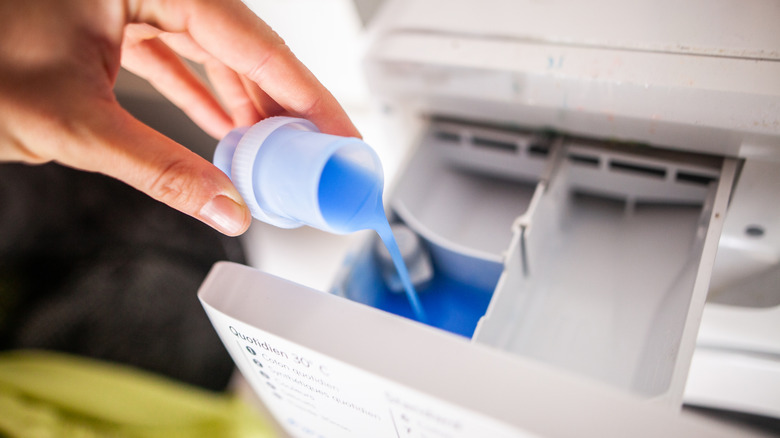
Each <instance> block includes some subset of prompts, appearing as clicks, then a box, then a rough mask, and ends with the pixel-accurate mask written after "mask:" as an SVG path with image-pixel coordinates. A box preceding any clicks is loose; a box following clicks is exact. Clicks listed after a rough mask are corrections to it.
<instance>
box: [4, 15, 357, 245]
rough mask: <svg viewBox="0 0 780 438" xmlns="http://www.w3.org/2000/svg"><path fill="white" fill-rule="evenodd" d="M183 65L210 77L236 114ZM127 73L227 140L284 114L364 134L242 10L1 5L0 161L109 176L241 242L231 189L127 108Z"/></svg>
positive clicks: (338, 131) (244, 212)
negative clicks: (123, 94) (117, 91)
mask: <svg viewBox="0 0 780 438" xmlns="http://www.w3.org/2000/svg"><path fill="white" fill-rule="evenodd" d="M179 55H181V56H184V57H187V58H190V59H192V60H194V61H196V62H200V63H203V64H204V66H205V68H206V71H207V73H208V75H209V78H210V80H211V82H212V84H213V86H214V88H215V89H216V90H217V92H218V93H219V94H220V96H221V97H222V101H223V102H224V105H225V107H226V108H227V109H224V108H223V107H222V106H221V105H220V103H219V101H218V100H217V98H216V97H215V96H214V95H212V93H211V92H210V91H209V89H208V87H206V86H205V85H204V84H203V83H202V82H201V81H200V80H199V79H198V78H197V76H196V75H194V74H193V73H192V72H191V71H190V70H189V69H188V68H187V67H186V65H185V64H184V63H183V62H182V60H181V59H180V58H179ZM120 62H121V64H122V65H124V66H125V67H126V68H127V69H128V70H130V71H132V72H134V73H136V74H138V75H140V76H142V77H144V78H146V79H147V80H149V81H150V82H151V83H152V85H154V86H155V87H156V88H157V89H158V90H160V91H161V92H162V94H163V95H165V96H166V97H168V98H169V99H170V100H171V101H172V102H173V103H175V104H176V105H178V106H179V107H180V108H182V110H184V112H185V113H186V114H187V115H188V116H190V118H192V119H193V120H194V121H195V122H196V123H198V125H199V126H201V127H202V128H203V129H204V130H205V131H206V132H207V133H209V134H211V135H212V136H214V137H216V138H220V137H222V136H223V135H224V134H226V133H227V132H228V131H229V130H230V129H232V128H233V127H235V126H243V125H250V124H253V123H256V122H258V121H259V120H261V119H263V118H265V117H269V116H274V115H283V114H286V115H294V116H298V117H304V118H307V119H309V120H311V121H312V122H314V124H316V125H317V126H318V127H319V128H320V129H321V130H322V131H323V132H327V133H330V134H335V135H345V136H358V135H359V134H358V132H357V130H356V129H355V127H354V126H353V125H352V123H351V122H350V121H349V118H348V117H347V115H346V113H345V112H344V110H343V109H342V108H341V107H340V106H339V104H338V103H337V102H336V100H335V99H334V98H333V96H332V95H331V94H330V93H329V92H328V91H327V90H326V89H325V88H324V87H323V86H322V85H321V84H320V83H319V82H318V81H317V80H316V79H315V78H314V76H313V75H312V74H311V73H310V72H309V71H308V70H307V69H306V67H304V66H303V64H301V63H300V61H298V60H297V59H296V58H295V56H294V55H293V54H292V53H291V52H290V51H289V49H288V48H287V46H286V45H285V44H284V42H283V41H282V40H281V38H279V37H278V36H277V35H276V34H275V33H274V32H273V31H272V30H271V29H270V28H269V27H268V26H267V25H266V24H265V23H264V22H262V21H261V20H260V19H259V18H257V17H256V16H255V15H254V14H253V13H252V12H251V11H250V10H249V9H247V8H246V7H245V6H244V5H243V4H242V3H241V2H240V1H239V0H220V1H213V0H169V1H164V0H99V1H96V0H36V1H14V0H0V160H4V161H23V162H27V163H44V162H49V161H56V162H58V163H60V164H63V165H66V166H70V167H74V168H78V169H82V170H87V171H92V172H100V173H103V174H106V175H109V176H112V177H115V178H118V179H120V180H122V181H124V182H126V183H127V184H129V185H131V186H133V187H135V188H137V189H139V190H141V191H143V192H145V193H147V194H148V195H149V196H151V197H152V198H155V199H157V200H159V201H162V202H164V203H166V204H168V205H170V206H171V207H173V208H176V209H178V210H180V211H182V212H184V213H186V214H189V215H190V216H193V217H195V218H197V219H200V220H201V221H203V222H205V223H207V224H209V225H211V226H212V227H214V228H216V229H217V230H219V231H221V232H223V233H225V234H228V235H238V234H241V233H243V232H244V231H245V230H246V229H247V227H248V226H249V223H250V220H251V217H250V215H249V210H248V209H247V207H246V204H245V203H244V201H243V200H242V199H241V197H240V196H239V194H238V192H237V191H236V189H235V188H234V187H233V185H232V184H231V182H230V180H229V179H228V178H227V176H225V175H224V174H223V173H222V172H221V171H219V170H218V169H217V168H216V167H214V166H212V165H211V164H210V163H209V162H207V161H206V160H204V159H202V158H200V157H198V156H197V155H196V154H194V153H192V152H190V151H189V150H187V149H186V148H184V147H183V146H182V145H179V144H178V143H176V142H174V141H172V140H171V139H169V138H167V137H165V136H164V135H162V134H160V133H159V132H157V131H155V130H153V129H151V128H149V127H148V126H146V125H144V124H143V123H141V122H139V121H138V120H136V119H135V118H133V117H132V116H131V115H130V114H129V113H127V111H125V110H123V109H122V108H121V107H120V106H119V104H118V103H117V101H116V98H115V96H114V93H113V86H114V83H115V80H116V75H117V72H118V70H119V67H120Z"/></svg>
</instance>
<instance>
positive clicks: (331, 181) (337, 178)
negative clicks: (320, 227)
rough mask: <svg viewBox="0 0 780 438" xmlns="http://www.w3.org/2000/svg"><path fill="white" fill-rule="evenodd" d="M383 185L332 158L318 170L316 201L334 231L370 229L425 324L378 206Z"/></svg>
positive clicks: (336, 156) (423, 314)
mask: <svg viewBox="0 0 780 438" xmlns="http://www.w3.org/2000/svg"><path fill="white" fill-rule="evenodd" d="M382 188H383V184H382V181H380V180H379V179H378V178H377V177H376V175H375V174H374V173H373V172H370V171H369V170H367V169H364V168H363V167H360V166H357V165H355V164H353V163H351V162H350V161H348V160H346V159H343V158H341V157H339V156H338V155H335V156H333V157H332V158H331V159H330V160H329V161H328V162H327V163H326V164H325V167H324V168H323V169H322V175H321V176H320V185H319V191H318V193H317V198H318V201H319V204H320V212H321V213H322V217H323V218H324V219H325V221H326V222H327V223H328V225H330V226H331V227H333V228H334V229H335V230H336V231H338V232H343V233H350V232H353V231H358V230H366V229H373V230H375V231H376V232H377V234H379V238H380V239H382V243H384V244H385V247H387V250H388V252H390V256H391V257H392V259H393V264H395V268H396V269H397V270H398V276H399V277H400V278H401V283H402V284H403V286H404V290H405V291H406V297H407V299H408V300H409V304H410V305H411V307H412V311H413V312H414V316H415V318H416V319H417V320H418V321H420V322H426V321H427V318H426V317H425V312H424V311H423V309H422V306H421V305H420V299H419V297H418V296H417V291H415V290H414V286H413V285H412V281H411V279H410V278H409V271H408V270H407V268H406V264H404V260H403V257H401V251H400V250H399V249H398V243H397V242H396V241H395V237H394V236H393V232H392V230H391V229H390V223H389V222H388V221H387V216H386V215H385V210H384V207H383V204H382Z"/></svg>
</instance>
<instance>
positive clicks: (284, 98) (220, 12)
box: [130, 0, 360, 136]
mask: <svg viewBox="0 0 780 438" xmlns="http://www.w3.org/2000/svg"><path fill="white" fill-rule="evenodd" d="M131 9H132V10H131V11H130V16H131V18H132V19H134V20H136V21H142V22H148V23H152V24H155V25H156V26H158V27H159V28H161V29H163V30H166V31H169V32H188V33H189V35H190V36H191V37H192V39H193V40H194V41H195V42H196V43H197V44H198V46H200V47H201V48H203V50H205V51H206V52H208V53H209V54H210V55H211V56H213V57H214V58H217V59H218V60H220V61H221V62H222V63H224V64H225V65H226V66H228V67H229V68H230V69H232V70H234V71H235V72H237V73H238V74H240V75H243V76H245V77H247V78H248V79H250V80H251V81H252V82H254V83H255V84H257V85H258V86H259V89H261V90H263V92H264V94H265V95H267V96H268V97H270V99H272V100H273V101H275V102H276V103H277V104H278V105H280V106H281V107H282V108H283V109H284V110H285V111H286V112H288V113H290V114H294V115H298V116H301V117H305V118H307V119H309V120H311V121H312V122H314V123H315V124H316V125H317V126H318V127H319V128H320V129H321V130H322V131H324V132H327V133H330V134H336V135H346V136H359V135H360V134H359V133H358V131H357V129H356V128H355V127H354V125H352V122H351V121H350V120H349V117H348V116H347V115H346V113H345V112H344V110H343V109H342V108H341V106H340V105H339V104H338V102H337V101H336V99H335V98H334V97H333V96H332V95H331V94H330V92H328V91H327V90H326V89H325V87H323V86H322V84H320V83H319V81H317V80H316V79H315V78H314V76H313V75H312V74H311V72H309V70H308V69H307V68H306V67H305V66H304V65H303V64H302V63H301V62H300V61H299V60H298V59H297V58H296V57H295V56H294V55H293V54H292V52H291V51H290V50H289V48H287V46H286V45H285V44H284V41H282V39H281V38H279V36H278V35H276V33H274V31H273V30H271V28H270V27H269V26H268V25H266V24H265V23H264V22H263V21H262V20H260V19H259V18H257V17H256V16H255V15H254V14H253V13H252V12H251V11H250V10H249V9H248V8H246V7H245V6H244V5H243V4H242V3H241V2H240V1H239V0H223V1H219V2H214V1H210V0H172V1H166V2H163V1H159V0H138V1H137V2H135V3H134V4H133V7H132V8H131ZM249 91H250V92H251V91H252V90H249ZM250 98H252V99H256V100H259V101H261V102H262V101H267V99H265V98H264V96H262V95H257V94H250Z"/></svg>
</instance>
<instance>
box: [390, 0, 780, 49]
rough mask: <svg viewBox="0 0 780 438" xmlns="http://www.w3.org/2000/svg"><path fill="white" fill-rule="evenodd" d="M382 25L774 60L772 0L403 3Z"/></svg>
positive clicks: (776, 32)
mask: <svg viewBox="0 0 780 438" xmlns="http://www.w3.org/2000/svg"><path fill="white" fill-rule="evenodd" d="M388 6H389V7H388V8H387V10H386V11H385V12H386V14H385V15H384V18H385V19H389V20H391V21H392V22H393V24H392V25H391V26H389V29H387V30H391V31H392V30H403V31H409V30H416V31H426V32H434V33H445V34H458V35H472V36H475V37H490V38H504V39H510V40H520V41H527V42H548V43H551V44H562V45H572V46H582V47H598V48H609V49H624V50H636V51H652V52H664V53H681V54H696V55H707V56H717V57H730V58H746V59H755V60H776V61H777V60H780V26H778V25H777V23H780V2H777V1H774V0H690V1H684V2H679V1H675V0H650V1H637V0H631V1H626V0H591V1H587V2H584V1H579V0H572V1H561V0H557V1H556V0H552V1H542V0H484V1H479V2H476V1H469V0H426V1H419V0H406V1H396V2H390V4H389V5H388Z"/></svg>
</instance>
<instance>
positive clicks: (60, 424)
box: [0, 351, 273, 438]
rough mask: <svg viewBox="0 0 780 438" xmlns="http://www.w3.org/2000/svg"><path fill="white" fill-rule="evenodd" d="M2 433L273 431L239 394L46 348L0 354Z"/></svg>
mask: <svg viewBox="0 0 780 438" xmlns="http://www.w3.org/2000/svg"><path fill="white" fill-rule="evenodd" d="M0 436H3V437H13V438H17V437H19V438H27V437H30V438H32V437H35V438H48V437H66V438H68V437H84V438H92V437H118V438H124V437H129V438H135V437H138V438H146V437H149V438H156V437H160V438H162V437H172V438H176V437H194V438H197V437H226V438H232V437H235V438H244V437H246V438H250V437H251V438H270V437H272V436H273V432H272V430H271V428H270V427H268V425H267V424H266V423H264V422H263V421H262V420H260V419H259V418H258V417H257V416H256V415H255V414H254V413H253V412H252V411H251V410H250V408H249V407H248V406H247V405H245V404H244V403H243V402H242V401H241V400H239V399H237V398H236V397H235V396H232V395H228V394H219V393H212V392H207V391H205V390H201V389H199V388H195V387H191V386H186V385H184V384H180V383H176V382H173V381H170V380H166V379H164V378H162V377H159V376H156V375H152V374H149V373H146V372H143V371H139V370H136V369H132V368H128V367H125V366H121V365H115V364H109V363H105V362H99V361H95V360H92V359H85V358H78V357H74V356H69V355H64V354H60V353H51V352H37V351H14V352H6V353H2V354H0Z"/></svg>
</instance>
